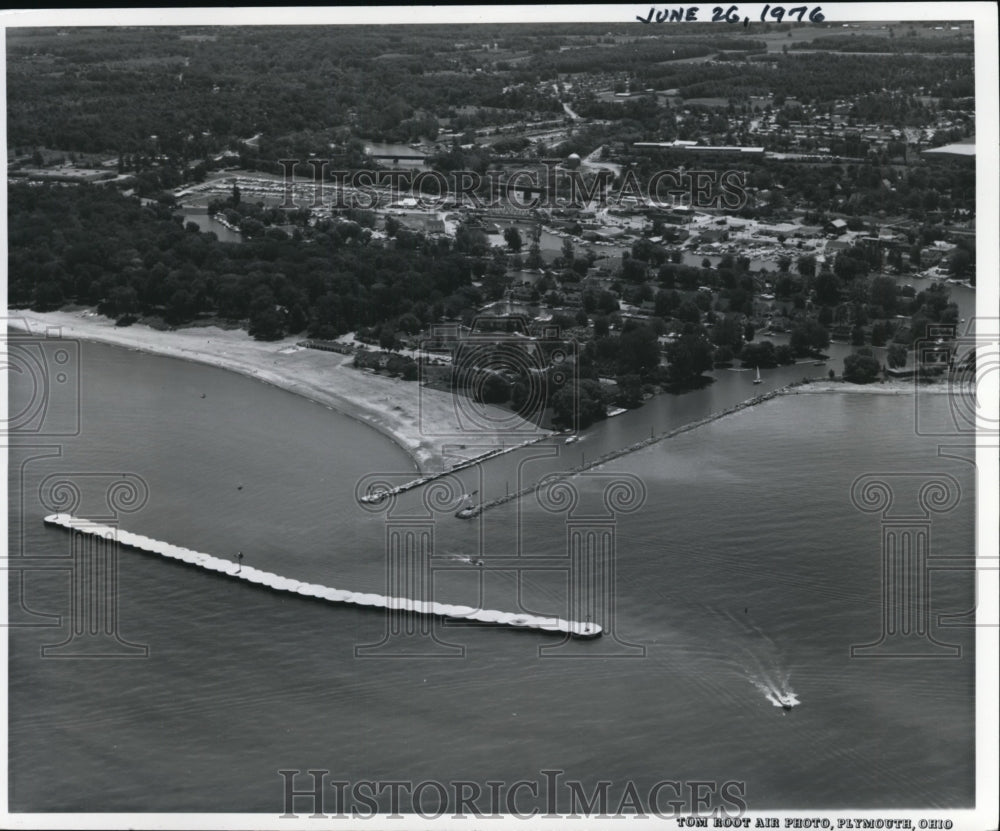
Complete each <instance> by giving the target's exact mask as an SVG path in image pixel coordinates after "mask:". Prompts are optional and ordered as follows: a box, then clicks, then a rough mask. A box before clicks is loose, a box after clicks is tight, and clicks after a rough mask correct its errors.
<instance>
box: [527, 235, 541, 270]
mask: <svg viewBox="0 0 1000 831" xmlns="http://www.w3.org/2000/svg"><path fill="white" fill-rule="evenodd" d="M524 265H525V268H532V269H534V268H541V267H542V265H543V262H542V249H541V248H539V247H538V243H537V242H533V243H531V245H530V246H528V256H527V257H526V258H525V260H524Z"/></svg>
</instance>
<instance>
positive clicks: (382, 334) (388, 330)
mask: <svg viewBox="0 0 1000 831" xmlns="http://www.w3.org/2000/svg"><path fill="white" fill-rule="evenodd" d="M378 345H379V346H381V347H382V348H383V349H393V348H395V346H396V327H395V326H392V325H391V324H389V323H386V324H385V325H384V326H382V328H381V329H380V330H379V333H378Z"/></svg>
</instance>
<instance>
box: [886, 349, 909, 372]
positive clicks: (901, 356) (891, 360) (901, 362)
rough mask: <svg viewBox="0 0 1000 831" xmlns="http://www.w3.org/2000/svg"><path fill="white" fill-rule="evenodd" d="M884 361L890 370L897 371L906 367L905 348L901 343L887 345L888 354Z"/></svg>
mask: <svg viewBox="0 0 1000 831" xmlns="http://www.w3.org/2000/svg"><path fill="white" fill-rule="evenodd" d="M886 361H887V363H888V364H889V367H890V368H891V369H899V368H900V367H904V366H906V347H905V346H903V344H901V343H891V344H889V353H888V355H887V356H886Z"/></svg>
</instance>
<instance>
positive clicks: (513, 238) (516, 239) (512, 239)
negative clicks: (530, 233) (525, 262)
mask: <svg viewBox="0 0 1000 831" xmlns="http://www.w3.org/2000/svg"><path fill="white" fill-rule="evenodd" d="M503 238H504V240H505V241H506V243H507V247H508V248H509V249H510V250H511V251H513V252H514V253H515V254H516V253H518V252H519V251H520V250H521V246H522V245H523V242H522V241H521V232H520V231H518V230H517V226H515V225H511V226H509V227H508V228H507V229H506V230H504V232H503Z"/></svg>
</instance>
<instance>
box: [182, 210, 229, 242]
mask: <svg viewBox="0 0 1000 831" xmlns="http://www.w3.org/2000/svg"><path fill="white" fill-rule="evenodd" d="M182 213H183V216H184V222H185V224H186V223H188V222H193V223H194V224H195V225H197V226H198V228H199V229H200V230H202V231H211V232H212V233H213V234H215V236H216V237H218V239H219V242H243V235H242V234H241V233H240V232H239V231H234V230H233V229H232V228H227V227H226V226H225V225H223V224H222V223H221V222H219V220H217V219H216V218H215V217H212V216H209V215H208V214H207V213H205V212H204V211H197V210H191V209H188V210H185V211H183V212H182Z"/></svg>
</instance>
